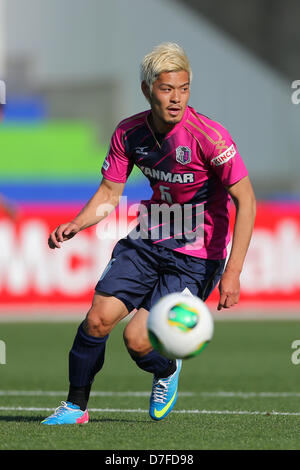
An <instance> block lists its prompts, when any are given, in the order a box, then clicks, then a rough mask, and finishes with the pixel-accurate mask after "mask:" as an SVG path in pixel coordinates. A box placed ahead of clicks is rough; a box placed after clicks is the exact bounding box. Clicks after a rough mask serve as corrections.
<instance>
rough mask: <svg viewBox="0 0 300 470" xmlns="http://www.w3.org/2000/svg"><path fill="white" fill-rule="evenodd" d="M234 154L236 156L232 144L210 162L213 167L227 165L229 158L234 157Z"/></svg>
mask: <svg viewBox="0 0 300 470" xmlns="http://www.w3.org/2000/svg"><path fill="white" fill-rule="evenodd" d="M235 154H236V150H235V148H234V145H233V144H232V145H231V146H230V147H228V148H227V149H226V150H225V151H224V152H223V153H221V154H220V155H218V156H217V157H215V158H213V159H212V161H211V162H212V163H213V164H214V165H215V166H220V165H224V163H227V162H228V161H229V160H230V159H231V158H233V157H234V156H235Z"/></svg>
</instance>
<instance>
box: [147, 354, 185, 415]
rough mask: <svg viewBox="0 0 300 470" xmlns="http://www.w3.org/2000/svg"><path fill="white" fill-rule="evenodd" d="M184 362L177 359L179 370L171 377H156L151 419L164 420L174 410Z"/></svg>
mask: <svg viewBox="0 0 300 470" xmlns="http://www.w3.org/2000/svg"><path fill="white" fill-rule="evenodd" d="M181 364H182V361H181V360H179V359H177V360H176V365H177V369H176V371H175V372H174V373H173V374H172V375H169V377H166V378H157V377H155V376H154V379H153V384H152V393H151V397H150V409H149V414H150V417H151V418H152V419H154V420H156V421H160V420H161V419H164V418H165V417H166V416H167V415H168V414H169V413H170V411H172V409H173V408H174V405H175V403H176V400H177V391H178V378H179V373H180V369H181Z"/></svg>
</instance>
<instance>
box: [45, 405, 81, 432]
mask: <svg viewBox="0 0 300 470" xmlns="http://www.w3.org/2000/svg"><path fill="white" fill-rule="evenodd" d="M88 422H89V414H88V411H87V410H85V411H82V410H81V409H80V408H79V406H78V405H74V404H73V403H70V402H69V401H67V402H65V401H62V402H61V406H59V407H58V408H56V410H55V411H54V413H53V414H52V415H50V416H48V418H46V419H44V420H43V421H42V422H41V424H48V425H49V426H51V425H57V424H85V423H88Z"/></svg>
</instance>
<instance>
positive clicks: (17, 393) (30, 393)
mask: <svg viewBox="0 0 300 470" xmlns="http://www.w3.org/2000/svg"><path fill="white" fill-rule="evenodd" d="M67 393H68V392H67V391H66V390H64V391H43V390H0V397H1V396H2V397H9V396H10V397H24V396H27V397H43V396H44V397H60V396H65V395H67ZM150 394H151V392H150V391H148V392H131V391H127V392H91V394H90V396H91V397H149V396H150ZM178 395H179V396H183V397H193V396H195V393H193V392H178Z"/></svg>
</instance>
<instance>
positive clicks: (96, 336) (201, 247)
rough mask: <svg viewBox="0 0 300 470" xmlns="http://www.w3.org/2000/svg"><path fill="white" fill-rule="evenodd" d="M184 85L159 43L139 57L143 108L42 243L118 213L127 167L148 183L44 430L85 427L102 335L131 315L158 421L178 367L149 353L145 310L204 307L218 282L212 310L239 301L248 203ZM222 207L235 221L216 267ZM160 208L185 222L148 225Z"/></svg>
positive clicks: (228, 146) (212, 126)
mask: <svg viewBox="0 0 300 470" xmlns="http://www.w3.org/2000/svg"><path fill="white" fill-rule="evenodd" d="M191 79H192V72H191V68H190V64H189V61H188V58H187V56H186V54H185V52H184V50H183V49H182V48H181V47H180V46H178V45H177V44H173V43H164V44H161V45H159V46H157V47H156V48H155V49H154V50H153V51H152V52H151V53H149V54H148V55H146V56H145V58H144V59H143V61H142V64H141V89H142V92H143V94H144V96H145V98H146V99H147V101H148V102H149V104H150V109H149V110H147V111H144V112H141V113H139V114H137V115H134V116H131V117H129V118H128V119H125V120H123V121H122V122H121V123H120V124H119V125H118V126H117V128H116V130H115V132H114V133H113V136H112V139H111V144H110V148H109V151H108V154H107V157H106V158H105V161H104V163H103V168H102V174H103V179H102V181H101V184H100V186H99V188H98V190H97V191H96V193H95V194H94V196H93V197H92V198H91V199H90V200H89V201H88V203H87V204H86V205H85V207H84V208H83V209H82V210H81V212H80V213H79V214H78V215H77V216H76V217H75V219H74V220H72V221H71V222H68V223H64V224H62V225H59V226H58V227H57V228H56V229H55V230H54V231H53V232H52V233H51V235H50V237H49V241H48V243H49V246H50V248H60V247H61V244H62V243H63V242H65V241H67V240H70V239H71V238H72V237H74V236H75V235H76V234H77V233H78V232H80V231H81V230H84V229H85V228H87V227H90V226H92V225H94V224H97V223H98V222H99V221H100V220H102V219H103V218H104V215H105V214H104V215H97V214H99V213H101V211H99V210H98V212H97V209H99V206H100V207H101V205H102V204H110V205H111V206H112V207H116V206H117V205H118V203H119V200H120V196H121V195H122V192H123V188H124V185H125V183H126V181H127V178H128V176H129V175H130V172H131V170H132V168H133V166H134V165H137V166H138V167H139V168H140V170H141V171H142V172H143V173H144V175H145V176H146V177H147V178H148V180H149V182H150V185H151V188H152V190H153V195H152V197H151V200H150V201H144V202H143V207H144V210H142V211H141V213H140V214H141V215H140V217H139V222H140V223H139V227H138V228H137V229H135V230H133V231H132V232H131V233H129V234H128V236H127V237H125V238H123V239H121V240H120V241H119V242H118V243H117V244H116V246H115V248H114V250H113V253H112V257H111V260H110V262H109V264H108V266H107V268H106V269H105V271H104V273H103V274H102V276H101V278H100V280H99V282H98V283H97V285H96V289H95V295H94V298H93V302H92V306H91V308H90V310H89V312H88V313H87V315H86V318H85V320H84V321H83V322H82V323H81V324H80V326H79V328H78V330H77V334H76V337H75V339H74V343H73V346H72V348H71V351H70V354H69V382H70V388H69V393H68V397H67V401H66V402H62V404H61V406H60V407H58V408H57V409H56V410H55V412H54V413H53V414H52V415H51V416H49V417H48V418H46V419H45V420H44V421H43V423H44V424H49V425H55V424H65V423H86V422H88V420H89V415H88V410H87V404H88V399H89V394H90V390H91V385H92V382H93V380H94V377H95V375H96V374H97V373H98V372H99V371H100V369H101V367H102V365H103V362H104V352H105V343H106V340H107V338H108V335H109V333H110V332H111V330H112V329H113V328H114V326H115V325H116V324H117V323H118V322H119V321H120V320H122V319H123V318H125V317H126V316H127V315H128V314H129V313H130V312H132V311H133V310H134V309H137V310H136V313H135V314H134V316H133V317H132V318H131V320H130V321H129V322H128V323H127V325H126V327H125V330H124V340H125V344H126V346H127V349H128V352H129V354H130V356H131V357H132V359H133V360H134V361H135V362H136V364H137V366H138V367H140V368H141V369H142V370H144V371H146V372H149V373H151V374H153V383H152V393H151V396H150V409H149V413H150V416H151V418H152V419H154V420H161V419H163V418H165V417H166V416H167V415H168V414H169V413H170V411H171V410H172V408H173V407H174V405H175V402H176V398H177V388H178V377H179V373H180V368H181V361H180V360H174V361H173V360H169V359H167V358H165V357H163V356H162V355H160V354H159V353H158V352H156V351H155V350H154V349H153V348H152V347H151V344H150V342H149V339H148V335H147V329H146V323H147V317H148V314H149V309H150V308H151V306H152V305H153V304H154V303H156V302H157V301H158V300H159V299H160V298H161V297H162V296H164V295H167V294H169V293H172V292H183V291H185V292H186V293H190V294H194V295H196V296H198V297H200V298H202V299H203V300H206V299H207V297H208V296H209V294H210V293H211V292H212V290H213V289H214V288H215V286H216V285H217V284H218V282H219V281H220V283H219V292H220V295H219V303H218V307H217V308H218V310H221V309H222V308H229V307H232V306H234V305H235V304H237V302H238V300H239V291H240V282H239V279H240V274H241V271H242V267H243V264H244V259H245V256H246V252H247V250H248V246H249V242H250V239H251V235H252V230H253V225H254V219H255V196H254V193H253V189H252V186H251V183H250V180H249V176H248V173H247V170H246V168H245V165H244V163H243V161H242V159H241V156H240V155H239V153H238V150H237V147H236V144H235V143H234V141H233V140H232V138H231V136H230V135H229V133H228V132H227V130H226V129H225V128H224V127H223V126H222V125H221V124H219V123H217V122H215V121H213V120H211V119H210V118H208V117H206V116H204V115H202V114H200V113H198V112H196V111H195V110H194V109H193V108H192V107H190V106H189V105H188V101H189V96H190V84H191ZM231 198H232V199H233V201H234V203H235V207H236V216H235V224H234V233H233V240H232V247H231V250H230V255H229V258H228V260H227V263H226V266H225V262H226V258H227V251H226V247H227V245H228V242H229V204H230V199H231ZM163 204H165V206H164V207H166V206H167V207H169V208H170V209H171V208H174V206H175V205H177V206H176V207H180V208H185V207H186V206H187V207H188V209H189V211H187V214H189V215H188V216H185V212H184V211H182V213H181V215H182V220H181V221H180V224H179V226H178V220H177V221H176V218H177V215H178V213H177V215H174V214H175V213H174V214H173V215H174V216H173V217H170V222H169V223H167V222H166V221H163V222H162V221H161V218H159V217H157V216H156V218H155V217H154V218H152V217H151V215H152V213H153V212H154V209H155V208H157V206H158V207H161V206H162V205H163ZM145 208H146V210H145ZM183 219H186V220H183ZM146 221H147V223H146ZM149 221H150V222H149ZM175 222H176V223H177V228H176V227H175V226H176V223H175ZM166 227H167V228H168V230H169V231H168V232H166V231H165V229H166ZM178 227H180V229H179V232H178ZM199 227H200V229H199ZM224 268H225V269H224Z"/></svg>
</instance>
